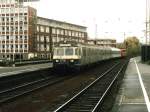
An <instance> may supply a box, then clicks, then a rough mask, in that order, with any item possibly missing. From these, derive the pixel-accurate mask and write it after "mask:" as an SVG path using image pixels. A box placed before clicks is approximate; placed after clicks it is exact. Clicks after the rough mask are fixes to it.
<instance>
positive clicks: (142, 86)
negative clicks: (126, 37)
mask: <svg viewBox="0 0 150 112" xmlns="http://www.w3.org/2000/svg"><path fill="white" fill-rule="evenodd" d="M134 63H135V65H136V69H137V73H138V77H139V81H140V84H141V88H142V91H143V95H144V99H145V103H146V106H147V109H148V112H150V101H149V97H148V95H147V92H146V89H145V87H144V83H143V80H142V77H141V73H140V71H139V68H138V65H137V63H136V60H135V59H134Z"/></svg>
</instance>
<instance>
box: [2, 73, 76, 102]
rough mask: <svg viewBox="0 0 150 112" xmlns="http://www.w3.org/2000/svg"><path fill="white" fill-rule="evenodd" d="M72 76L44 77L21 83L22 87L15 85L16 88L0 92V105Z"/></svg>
mask: <svg viewBox="0 0 150 112" xmlns="http://www.w3.org/2000/svg"><path fill="white" fill-rule="evenodd" d="M72 77H73V76H65V77H63V76H62V77H60V76H59V77H58V76H51V77H45V78H42V79H39V80H36V81H33V82H27V83H23V84H22V85H16V87H13V88H11V89H10V88H8V89H5V90H2V91H0V104H4V103H6V102H9V101H12V100H14V99H15V98H18V97H19V96H23V95H26V94H28V93H30V92H33V91H35V90H38V89H41V88H44V87H46V86H50V85H54V84H56V83H59V82H62V81H64V80H67V79H69V78H72Z"/></svg>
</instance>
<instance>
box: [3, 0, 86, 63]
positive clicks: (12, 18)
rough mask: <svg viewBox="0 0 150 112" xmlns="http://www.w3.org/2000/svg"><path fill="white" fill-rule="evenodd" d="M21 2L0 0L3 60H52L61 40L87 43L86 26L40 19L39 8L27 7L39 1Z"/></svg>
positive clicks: (20, 0)
mask: <svg viewBox="0 0 150 112" xmlns="http://www.w3.org/2000/svg"><path fill="white" fill-rule="evenodd" d="M18 1H19V2H18ZM18 1H17V0H0V58H9V59H12V60H17V59H19V60H22V59H24V60H26V59H30V58H34V57H37V58H40V59H43V58H44V59H50V58H51V55H52V47H53V45H54V44H55V43H57V42H59V41H64V40H66V41H68V40H69V41H76V42H79V43H84V42H86V40H87V31H86V27H84V26H80V25H76V24H71V23H67V22H62V21H57V20H52V19H47V18H43V17H38V16H37V11H36V9H34V8H32V7H29V6H24V4H23V2H28V1H30V2H32V1H38V0H18Z"/></svg>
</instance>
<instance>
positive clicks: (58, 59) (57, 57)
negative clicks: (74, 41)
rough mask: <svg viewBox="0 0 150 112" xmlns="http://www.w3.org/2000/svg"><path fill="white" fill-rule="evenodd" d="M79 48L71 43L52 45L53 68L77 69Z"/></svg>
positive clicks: (78, 66) (78, 65)
mask: <svg viewBox="0 0 150 112" xmlns="http://www.w3.org/2000/svg"><path fill="white" fill-rule="evenodd" d="M80 54H81V53H80V48H79V47H78V46H72V45H71V44H60V45H59V46H56V47H54V53H53V67H54V68H55V69H79V68H80V58H81V56H80Z"/></svg>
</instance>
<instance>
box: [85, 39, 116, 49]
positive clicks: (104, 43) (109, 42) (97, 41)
mask: <svg viewBox="0 0 150 112" xmlns="http://www.w3.org/2000/svg"><path fill="white" fill-rule="evenodd" d="M87 43H88V44H91V45H99V46H110V47H116V40H115V39H95V40H94V39H91V40H87Z"/></svg>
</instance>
